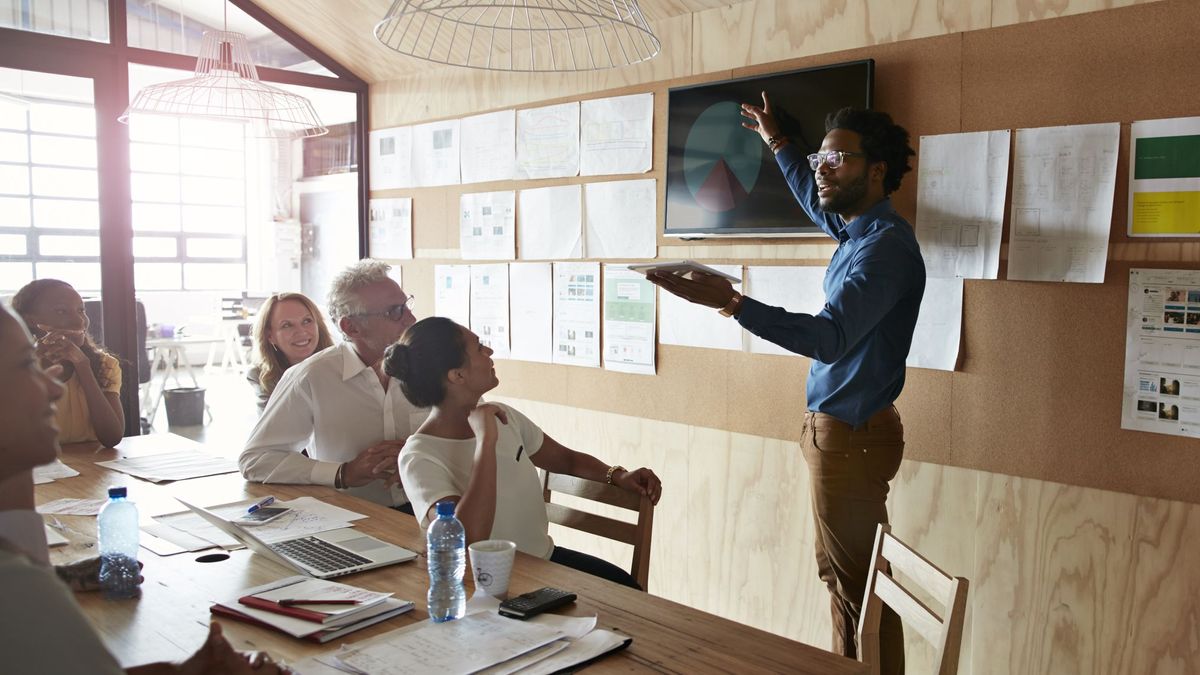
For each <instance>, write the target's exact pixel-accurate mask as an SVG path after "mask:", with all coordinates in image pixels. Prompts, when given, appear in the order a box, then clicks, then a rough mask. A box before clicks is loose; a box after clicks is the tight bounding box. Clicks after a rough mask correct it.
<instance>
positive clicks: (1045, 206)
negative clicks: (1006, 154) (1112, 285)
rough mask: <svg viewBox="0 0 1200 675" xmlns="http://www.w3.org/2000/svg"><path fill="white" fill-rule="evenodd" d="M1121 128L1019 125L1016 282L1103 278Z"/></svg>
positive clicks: (1012, 268) (1013, 249)
mask: <svg viewBox="0 0 1200 675" xmlns="http://www.w3.org/2000/svg"><path fill="white" fill-rule="evenodd" d="M1120 139H1121V125H1120V124H1117V123H1115V122H1113V123H1110V124H1086V125H1080V126H1067V127H1046V128H1042V129H1018V130H1017V142H1016V157H1015V159H1014V160H1013V189H1012V208H1011V214H1012V215H1011V218H1010V222H1011V223H1012V231H1011V234H1010V236H1009V243H1008V278H1009V280H1011V281H1018V280H1021V281H1075V282H1086V283H1095V284H1099V283H1104V268H1105V265H1106V264H1107V261H1108V233H1109V229H1110V226H1111V224H1112V207H1113V195H1114V193H1115V190H1116V181H1117V147H1118V144H1119V143H1120Z"/></svg>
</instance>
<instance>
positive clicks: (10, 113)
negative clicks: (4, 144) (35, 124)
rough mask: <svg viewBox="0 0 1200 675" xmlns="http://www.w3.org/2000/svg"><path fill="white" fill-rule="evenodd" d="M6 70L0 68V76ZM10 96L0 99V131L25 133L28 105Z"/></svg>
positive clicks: (27, 125)
mask: <svg viewBox="0 0 1200 675" xmlns="http://www.w3.org/2000/svg"><path fill="white" fill-rule="evenodd" d="M5 70H8V69H7V68H0V75H3V74H4V71H5ZM9 96H12V95H11V94H9V95H7V96H5V97H4V98H0V129H15V130H17V131H25V130H26V129H28V128H29V105H28V104H26V103H23V102H22V100H21V99H20V98H19V97H17V96H12V98H11V99H10V98H9Z"/></svg>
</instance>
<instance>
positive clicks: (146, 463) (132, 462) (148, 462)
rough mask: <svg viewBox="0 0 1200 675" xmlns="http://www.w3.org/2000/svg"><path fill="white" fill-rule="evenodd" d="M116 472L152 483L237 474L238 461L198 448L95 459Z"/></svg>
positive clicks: (98, 464)
mask: <svg viewBox="0 0 1200 675" xmlns="http://www.w3.org/2000/svg"><path fill="white" fill-rule="evenodd" d="M96 465H97V466H102V467H105V468H107V469H112V470H113V471H120V472H121V473H127V474H129V475H130V476H134V477H136V478H141V479H143V480H148V481H150V482H151V483H166V482H168V481H173V480H186V479H188V478H200V477H202V476H215V475H217V474H222V473H234V472H235V471H237V470H238V466H237V462H234V461H233V460H231V459H226V458H224V457H218V456H217V455H212V454H209V453H206V452H199V451H196V450H178V451H175V452H163V453H159V454H154V455H144V456H140V457H123V458H121V459H114V460H110V461H107V462H96Z"/></svg>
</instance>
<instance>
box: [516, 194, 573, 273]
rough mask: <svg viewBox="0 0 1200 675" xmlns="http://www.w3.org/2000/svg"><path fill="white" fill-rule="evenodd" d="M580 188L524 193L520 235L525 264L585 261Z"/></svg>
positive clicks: (522, 195)
mask: <svg viewBox="0 0 1200 675" xmlns="http://www.w3.org/2000/svg"><path fill="white" fill-rule="evenodd" d="M582 194H583V192H582V190H580V186H579V185H559V186H556V187H547V188H536V189H533V190H521V194H520V197H519V199H520V209H519V210H520V213H521V222H520V228H519V231H518V232H517V238H518V241H519V242H520V250H519V251H518V253H519V254H520V257H521V259H522V260H555V259H562V258H582V257H583V232H582V224H581V221H582V214H581V206H582V205H581V204H580V202H581V197H580V196H581V195H582Z"/></svg>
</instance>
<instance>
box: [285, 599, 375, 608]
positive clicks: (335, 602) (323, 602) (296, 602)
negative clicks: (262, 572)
mask: <svg viewBox="0 0 1200 675" xmlns="http://www.w3.org/2000/svg"><path fill="white" fill-rule="evenodd" d="M360 602H362V601H361V600H345V599H338V600H304V599H301V598H287V599H285V600H280V601H279V606H280V607H294V606H296V605H357V604H359V603H360Z"/></svg>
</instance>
